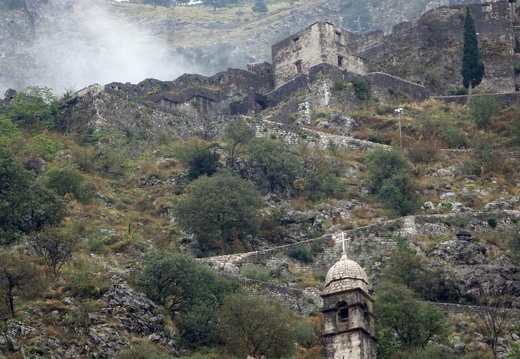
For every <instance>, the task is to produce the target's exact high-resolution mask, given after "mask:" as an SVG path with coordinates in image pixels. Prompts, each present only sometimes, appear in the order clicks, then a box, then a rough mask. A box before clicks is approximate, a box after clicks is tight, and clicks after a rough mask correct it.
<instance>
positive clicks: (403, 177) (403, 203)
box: [365, 149, 419, 215]
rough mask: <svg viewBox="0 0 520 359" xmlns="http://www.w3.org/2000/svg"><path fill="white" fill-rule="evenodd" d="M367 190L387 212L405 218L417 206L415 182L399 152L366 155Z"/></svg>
mask: <svg viewBox="0 0 520 359" xmlns="http://www.w3.org/2000/svg"><path fill="white" fill-rule="evenodd" d="M365 163H366V165H367V169H368V172H369V180H370V190H371V192H372V194H374V195H375V196H376V197H377V198H378V199H379V200H381V201H382V202H383V204H384V205H385V206H386V207H387V208H388V209H390V210H392V211H394V212H396V213H398V214H400V215H407V214H410V213H413V212H414V211H415V210H416V209H417V208H418V207H419V197H418V195H417V190H418V186H417V182H416V181H415V179H414V178H413V176H412V171H411V168H412V167H411V164H410V162H409V161H408V160H407V159H406V157H405V156H404V155H403V153H402V152H400V151H398V150H395V149H391V150H387V149H376V150H373V151H371V152H369V153H368V154H367V155H365Z"/></svg>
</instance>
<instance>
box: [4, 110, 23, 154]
mask: <svg viewBox="0 0 520 359" xmlns="http://www.w3.org/2000/svg"><path fill="white" fill-rule="evenodd" d="M0 128H1V129H2V131H1V132H0V146H6V147H9V148H12V147H19V146H20V145H21V144H22V134H21V132H20V130H19V129H18V127H17V126H16V125H15V124H14V123H13V121H11V120H10V119H9V118H7V117H4V116H2V115H0Z"/></svg>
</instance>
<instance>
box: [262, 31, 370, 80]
mask: <svg viewBox="0 0 520 359" xmlns="http://www.w3.org/2000/svg"><path fill="white" fill-rule="evenodd" d="M349 36H351V34H350V33H349V32H348V31H346V30H345V29H342V28H340V27H338V26H334V25H333V24H331V23H329V22H316V23H314V24H312V25H311V26H309V27H307V28H305V29H303V30H301V31H299V32H297V33H296V34H294V35H292V36H289V37H288V38H286V39H285V40H282V41H280V42H278V43H276V44H274V45H273V46H272V47H271V52H272V61H273V66H274V78H275V87H278V86H280V85H283V84H284V83H286V82H287V81H289V80H291V79H292V78H294V77H296V76H297V75H299V74H301V73H307V72H308V71H309V69H311V68H312V67H314V66H316V65H319V64H322V63H326V64H330V65H334V66H337V67H338V68H340V69H341V70H346V71H349V72H351V73H354V74H359V75H364V74H366V72H367V64H366V61H365V60H364V59H362V58H361V57H359V56H356V55H355V54H354V53H353V52H352V50H351V48H350V47H349Z"/></svg>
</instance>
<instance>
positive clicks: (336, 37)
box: [334, 31, 341, 43]
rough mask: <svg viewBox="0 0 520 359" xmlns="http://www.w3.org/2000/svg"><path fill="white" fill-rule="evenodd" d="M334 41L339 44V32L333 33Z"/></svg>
mask: <svg viewBox="0 0 520 359" xmlns="http://www.w3.org/2000/svg"><path fill="white" fill-rule="evenodd" d="M334 41H336V42H338V43H339V42H341V32H339V31H335V32H334Z"/></svg>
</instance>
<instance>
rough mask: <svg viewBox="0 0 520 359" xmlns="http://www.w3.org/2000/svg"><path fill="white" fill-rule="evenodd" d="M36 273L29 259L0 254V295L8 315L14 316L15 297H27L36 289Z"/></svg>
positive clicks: (21, 256) (22, 256)
mask: <svg viewBox="0 0 520 359" xmlns="http://www.w3.org/2000/svg"><path fill="white" fill-rule="evenodd" d="M38 282H39V281H38V278H37V271H36V270H35V267H34V265H33V264H32V262H31V260H30V258H29V257H27V256H24V255H19V254H16V253H14V252H0V295H1V296H2V297H3V298H4V300H5V303H6V305H7V309H8V314H9V316H10V317H11V318H13V317H14V316H15V301H14V299H15V297H17V296H21V297H28V296H29V295H30V294H32V293H33V292H34V291H35V290H36V289H37V287H38V286H37V284H38Z"/></svg>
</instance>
